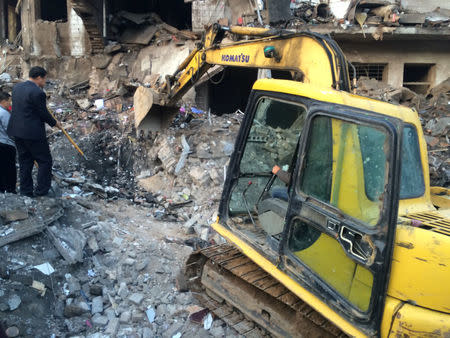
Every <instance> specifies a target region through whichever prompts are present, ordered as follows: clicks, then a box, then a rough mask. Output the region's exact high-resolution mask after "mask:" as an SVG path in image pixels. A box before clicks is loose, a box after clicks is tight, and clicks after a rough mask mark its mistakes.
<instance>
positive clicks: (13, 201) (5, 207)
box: [0, 194, 63, 247]
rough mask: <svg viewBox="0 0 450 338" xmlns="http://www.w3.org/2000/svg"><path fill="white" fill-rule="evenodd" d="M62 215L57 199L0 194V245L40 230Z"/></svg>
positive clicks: (60, 204)
mask: <svg viewBox="0 0 450 338" xmlns="http://www.w3.org/2000/svg"><path fill="white" fill-rule="evenodd" d="M62 215H63V208H62V203H61V201H59V200H56V199H47V198H39V199H31V198H27V197H25V198H24V197H19V196H17V195H13V194H0V247H2V246H4V245H6V244H9V243H12V242H15V241H18V240H21V239H23V238H26V237H30V236H33V235H35V234H38V233H40V232H42V231H43V230H44V229H45V228H46V227H47V225H48V224H51V223H53V222H54V221H56V220H57V219H58V218H60V217H61V216H62Z"/></svg>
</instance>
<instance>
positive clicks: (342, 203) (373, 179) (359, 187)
mask: <svg viewBox="0 0 450 338" xmlns="http://www.w3.org/2000/svg"><path fill="white" fill-rule="evenodd" d="M309 139H310V140H309V146H308V149H307V152H306V155H305V165H304V168H303V175H302V179H301V183H300V189H301V190H302V191H303V192H305V193H306V194H308V195H311V196H314V197H315V198H317V199H319V200H321V201H324V202H326V203H329V204H331V205H333V206H335V207H337V208H339V209H340V210H342V211H343V212H345V213H346V214H348V215H350V216H352V217H355V218H357V219H360V220H362V221H363V222H365V223H366V224H369V225H372V226H373V225H376V224H377V223H378V220H379V218H380V210H381V208H382V206H383V197H384V194H383V192H384V187H385V184H386V177H387V172H386V163H387V160H386V153H387V150H386V147H387V145H386V142H387V137H386V134H385V133H384V132H383V131H381V130H379V129H376V128H374V127H369V126H364V125H357V124H355V123H349V122H345V121H340V120H336V119H331V118H329V117H324V116H319V117H316V118H314V120H313V123H312V127H311V134H310V137H309Z"/></svg>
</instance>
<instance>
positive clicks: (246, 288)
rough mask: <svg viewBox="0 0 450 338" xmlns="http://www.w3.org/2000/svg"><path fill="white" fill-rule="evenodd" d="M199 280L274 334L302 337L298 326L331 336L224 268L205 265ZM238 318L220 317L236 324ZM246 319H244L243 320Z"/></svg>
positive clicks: (232, 316)
mask: <svg viewBox="0 0 450 338" xmlns="http://www.w3.org/2000/svg"><path fill="white" fill-rule="evenodd" d="M202 283H203V285H204V286H205V287H206V288H207V289H212V290H214V292H215V293H217V294H218V295H220V296H221V297H223V298H224V299H225V300H226V302H227V303H229V304H230V305H232V306H234V307H236V308H237V309H239V311H241V312H242V313H243V314H244V315H245V316H246V317H248V318H250V319H251V320H253V321H255V322H256V323H257V324H259V325H261V326H262V327H264V328H265V329H266V330H268V331H269V332H270V333H272V334H273V335H274V336H276V337H280V336H282V337H302V336H303V333H304V332H303V330H302V329H301V328H305V329H306V332H305V333H306V334H308V336H311V337H329V336H330V334H329V333H328V332H326V331H324V330H323V329H322V328H320V327H317V326H316V325H314V324H312V323H311V321H310V320H309V319H307V318H304V317H302V316H301V317H298V316H297V314H296V312H295V311H294V309H292V308H290V307H289V306H287V305H286V304H283V303H282V302H280V301H278V300H277V299H276V298H273V297H270V296H269V295H267V293H265V292H264V291H261V290H259V289H258V288H256V287H255V286H253V285H251V284H248V283H246V282H245V281H243V280H242V279H240V278H238V277H236V276H235V275H233V274H232V273H231V272H229V271H227V270H223V271H220V272H219V271H218V270H217V267H215V266H213V265H212V264H206V265H205V267H204V269H203V275H202ZM262 309H264V311H263V313H264V314H262V311H261V310H262ZM238 319H241V321H242V320H243V318H242V317H240V316H237V315H234V314H232V315H229V316H228V317H225V318H223V320H224V321H225V322H227V323H228V322H234V323H235V325H236V324H238V323H241V321H238ZM245 321H247V320H246V319H245ZM244 324H246V323H245V322H244V323H242V324H241V325H242V326H244ZM236 327H237V328H239V327H240V326H239V325H238V326H236ZM245 328H247V327H245ZM299 328H300V329H299ZM246 336H247V335H246Z"/></svg>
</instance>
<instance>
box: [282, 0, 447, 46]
mask: <svg viewBox="0 0 450 338" xmlns="http://www.w3.org/2000/svg"><path fill="white" fill-rule="evenodd" d="M291 10H292V14H293V18H292V19H291V20H290V21H289V23H288V27H291V28H295V27H298V28H301V26H302V25H305V24H310V25H316V24H328V25H334V26H340V27H341V28H343V29H348V28H352V27H356V28H358V27H359V28H360V29H364V28H368V27H378V28H380V29H379V32H378V33H376V34H373V37H374V38H375V39H376V40H378V39H380V38H382V34H383V32H390V31H392V30H390V29H386V28H389V27H391V28H392V29H395V27H399V26H416V27H448V26H449V25H450V11H448V10H446V9H443V8H439V7H438V8H436V9H435V10H433V11H430V12H426V13H417V12H415V11H413V10H410V9H408V8H403V7H402V6H401V5H399V4H398V3H396V2H395V1H379V0H374V1H370V0H367V1H334V2H330V3H329V4H327V3H323V2H320V3H319V1H304V0H296V1H292V2H291ZM377 34H378V35H377Z"/></svg>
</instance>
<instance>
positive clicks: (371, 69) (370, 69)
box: [350, 62, 386, 81]
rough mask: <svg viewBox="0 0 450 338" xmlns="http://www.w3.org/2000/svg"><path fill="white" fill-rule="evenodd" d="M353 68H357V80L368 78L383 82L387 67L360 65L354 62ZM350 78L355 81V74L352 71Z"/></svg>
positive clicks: (383, 64) (383, 65) (379, 64)
mask: <svg viewBox="0 0 450 338" xmlns="http://www.w3.org/2000/svg"><path fill="white" fill-rule="evenodd" d="M353 66H355V68H356V79H359V78H360V77H362V76H364V77H368V78H370V79H376V80H378V81H383V73H384V69H385V67H386V64H385V63H358V62H354V63H353ZM350 77H351V78H352V79H353V72H351V71H350Z"/></svg>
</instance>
